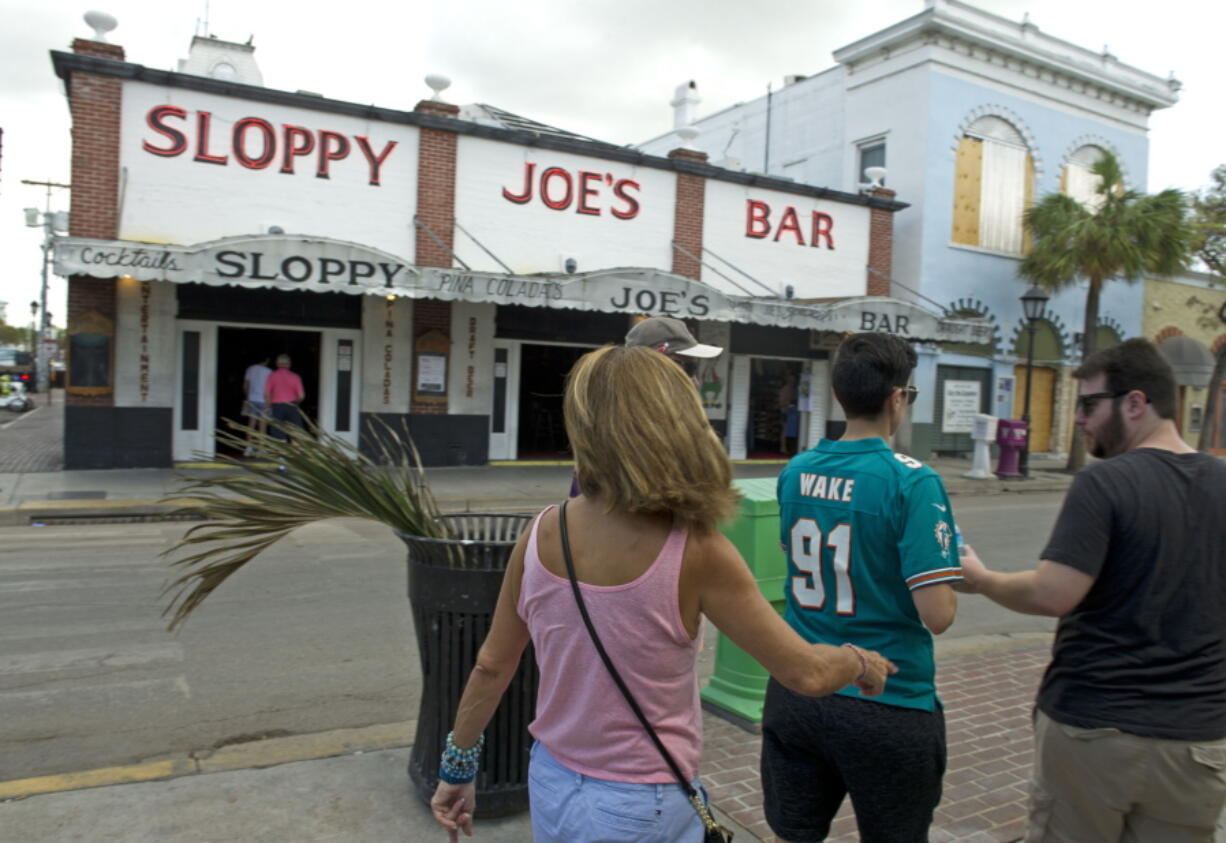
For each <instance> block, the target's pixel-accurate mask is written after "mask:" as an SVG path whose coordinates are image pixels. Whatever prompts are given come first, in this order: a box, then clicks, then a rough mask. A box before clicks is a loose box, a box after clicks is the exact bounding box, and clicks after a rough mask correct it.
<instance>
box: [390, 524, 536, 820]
mask: <svg viewBox="0 0 1226 843" xmlns="http://www.w3.org/2000/svg"><path fill="white" fill-rule="evenodd" d="M442 520H443V521H444V522H445V523H446V525H447V529H448V531H449V532H450V533H451V535H453V536H455V538H450V539H430V538H423V537H421V536H410V535H406V534H405V533H400V532H397V533H396V535H397V536H399V537H400V539H401V540H402V541H403V542H404V543H405V544H406V545H407V546H408V550H409V553H408V566H409V606H410V608H411V611H412V613H413V628H414V629H415V630H416V633H417V649H418V653H419V654H420V657H421V683H422V687H421V709H420V711H419V712H418V715H417V735H416V737H415V738H414V739H413V750H412V752H411V753H410V756H409V778H410V779H411V780H412V781H413V785H414V786H415V787H416V788H417V793H418V795H420V796H421V798H422V799H423V800H425V801H426V802H427V803H428V802H429V801H430V798H431V797H432V796H433V795H434V789H435V788H436V787H437V786H438V765H439V756H440V755H441V754H442V751H443V744H444V743H445V742H446V739H447V732H448V731H449V730H450V729H451V723H452V721H453V720H454V718H455V714H456V709H457V708H458V707H459V704H460V695H461V694H463V693H464V685H465V683H466V682H467V681H468V674H469V673H471V672H472V669H473V665H474V664H475V663H476V661H477V651H478V650H479V649H480V648H481V644H482V642H483V641H485V636H486V634H487V633H488V632H489V629H490V624H491V622H492V621H493V618H494V607H495V606H496V605H497V603H498V592H499V591H500V590H501V588H502V577H503V573H504V572H505V571H506V567H507V562H508V561H509V560H510V557H511V550H512V548H513V547H514V546H515V541H516V540H517V539H518V538H519V535H520V533H522V532H523V531H524V530H525V529H526V528H527V527H528V525H529V524H530V523H532V516H530V515H495V514H480V515H476V514H469V515H445V516H442ZM537 677H538V674H537V669H536V659H535V658H534V656H533V653H532V647H531V645H529V647H528V649H527V651H526V652H525V653H524V656H523V660H522V661H521V662H520V665H519V670H518V671H517V672H516V674H515V678H514V679H513V680H512V681H511V685H510V687H509V688H507V692H506V694H505V695H504V696H503V698H502V702H501V703H500V704H499V706H498V709H497V711H496V712H495V713H494V718H493V720H491V721H490V725H489V726H488V727H487V728H486V731H485V750H484V751H483V752H482V754H481V766H480V768H479V769H478V771H477V781H476V784H477V813H476V815H477V816H478V817H500V816H505V815H507V814H515V813H519V812H521V811H526V810H527V809H528V754H529V750H530V749H531V747H532V738H531V737H530V736H529V734H528V724H529V723H530V722H531V721H532V716H533V713H534V712H535V711H536V686H537Z"/></svg>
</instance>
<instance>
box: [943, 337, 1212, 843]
mask: <svg viewBox="0 0 1226 843" xmlns="http://www.w3.org/2000/svg"><path fill="white" fill-rule="evenodd" d="M1073 377H1074V378H1076V379H1077V380H1078V381H1080V382H1081V383H1080V385H1079V387H1078V395H1077V411H1076V414H1075V415H1074V416H1073V421H1074V422H1075V423H1076V424H1077V426H1078V427H1080V428H1081V434H1082V436H1083V437H1084V438H1085V442H1086V450H1087V451H1089V452H1090V453H1091V454H1093V455H1094V456H1095V457H1098V458H1099V459H1100V460H1102V461H1101V462H1097V463H1095V464H1093V465H1091V466H1088V467H1087V468H1085V469H1083V470H1082V471H1081V472H1079V473H1078V474H1077V476H1076V478H1074V480H1073V485H1072V486H1071V487H1070V488H1069V491H1068V496H1067V497H1066V498H1065V500H1064V507H1063V508H1062V509H1061V510H1060V514H1059V515H1058V516H1057V518H1056V526H1055V528H1054V529H1053V530H1052V534H1051V538H1050V539H1048V541H1047V547H1046V548H1045V549H1044V550H1043V552H1042V553H1041V554H1040V556H1039V558H1040V559H1041V560H1042V561H1040V562H1039V565H1038V567H1037V568H1035V569H1034V570H1031V571H1024V572H1020V573H1003V572H1000V571H992V570H989V569H988V568H987V567H986V566H985V565H984V564H983V561H982V560H981V559H980V558H979V556H978V554H976V553H975V551H974V550H973V549H972V548H971V547H970V546H969V545H967V546H964V547H963V551H964V555H963V557H962V569H963V573H964V576H965V578H966V580H965V583H964V584H963V586H960V588H961V589H964V590H966V591H970V592H977V593H979V594H983V595H984V596H986V597H988V598H989V599H990V600H993V601H994V602H996V603H999V604H1000V605H1001V606H1004V607H1005V608H1007V609H1012V610H1013V611H1015V612H1024V613H1025V614H1028V615H1048V616H1051V617H1058V618H1060V622H1059V624H1058V625H1057V627H1056V641H1055V644H1054V645H1053V646H1052V660H1051V664H1049V665H1048V666H1047V672H1046V673H1045V674H1044V676H1043V682H1042V684H1041V685H1040V686H1039V698H1038V704H1037V712H1036V714H1035V726H1034V739H1035V750H1034V771H1033V773H1032V776H1033V780H1032V787H1031V791H1030V793H1031V801H1030V825H1029V829H1028V832H1027V837H1026V839H1027V840H1035V841H1042V840H1079V841H1103V843H1106V841H1117V840H1154V841H1162V843H1184V841H1203V843H1209V841H1211V840H1213V839H1215V838H1214V826H1215V825H1216V824H1217V822H1218V817H1219V816H1220V815H1221V813H1222V809H1223V807H1226V622H1224V621H1223V611H1224V610H1223V606H1226V464H1223V463H1222V461H1221V460H1219V459H1217V458H1216V457H1212V456H1210V455H1208V454H1202V453H1200V452H1198V451H1196V450H1194V449H1193V448H1192V447H1191V446H1190V445H1188V444H1187V443H1186V442H1184V440H1183V437H1181V436H1180V435H1179V430H1178V428H1177V427H1176V426H1175V407H1176V396H1177V390H1176V388H1175V375H1174V373H1173V372H1172V371H1171V367H1170V365H1168V364H1167V362H1166V361H1165V360H1164V359H1163V358H1162V355H1161V354H1159V353H1158V349H1157V348H1155V347H1154V345H1153V344H1152V343H1150V342H1148V341H1147V340H1143V339H1132V340H1128V341H1126V342H1122V343H1120V344H1119V345H1115V346H1112V347H1111V348H1108V349H1104V350H1103V351H1100V352H1098V353H1097V354H1092V355H1090V357H1088V358H1087V359H1086V360H1085V362H1084V363H1082V364H1081V366H1080V367H1079V368H1078V369H1077V370H1076V371H1075V372H1073Z"/></svg>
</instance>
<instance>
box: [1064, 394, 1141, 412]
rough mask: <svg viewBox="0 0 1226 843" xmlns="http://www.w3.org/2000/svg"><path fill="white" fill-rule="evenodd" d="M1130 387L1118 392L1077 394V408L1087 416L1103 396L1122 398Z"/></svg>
mask: <svg viewBox="0 0 1226 843" xmlns="http://www.w3.org/2000/svg"><path fill="white" fill-rule="evenodd" d="M1130 392H1132V390H1131V389H1125V390H1122V391H1120V392H1091V393H1089V394H1087V395H1078V396H1077V409H1078V410H1080V411H1081V414H1082V415H1083V416H1088V415H1090V414H1091V413H1093V412H1094V408H1095V407H1097V406H1098V402H1099V401H1101V400H1102V399H1104V398H1111V399H1113V400H1114V399H1116V398H1123V397H1124V396H1125V395H1127V394H1128V393H1130Z"/></svg>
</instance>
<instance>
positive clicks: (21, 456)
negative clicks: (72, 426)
mask: <svg viewBox="0 0 1226 843" xmlns="http://www.w3.org/2000/svg"><path fill="white" fill-rule="evenodd" d="M31 397H32V398H33V399H34V403H35V405H36V406H35V409H33V410H30V411H29V412H26V413H22V414H21V415H17V414H16V413H10V412H7V411H0V474H29V473H36V472H45V471H59V470H60V469H62V468H63V467H64V390H62V389H57V390H54V392H53V393H52V403H51V406H50V407H48V406H47V394H46V393H45V392H39V393H35V394H34V395H32V396H31Z"/></svg>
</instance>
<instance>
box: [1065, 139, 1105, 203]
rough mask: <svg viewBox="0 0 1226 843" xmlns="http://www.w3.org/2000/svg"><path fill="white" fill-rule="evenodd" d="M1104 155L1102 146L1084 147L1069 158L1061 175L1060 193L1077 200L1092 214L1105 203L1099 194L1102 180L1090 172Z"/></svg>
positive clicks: (1090, 145)
mask: <svg viewBox="0 0 1226 843" xmlns="http://www.w3.org/2000/svg"><path fill="white" fill-rule="evenodd" d="M1103 154H1104V153H1103V148H1102V147H1101V146H1094V145H1093V144H1088V145H1086V146H1083V147H1081V148H1080V149H1078V150H1077V151H1076V152H1074V153H1073V154H1072V155H1071V156H1069V160H1068V163H1067V164H1065V165H1064V172H1063V173H1061V174H1060V192H1061V193H1063V194H1064V195H1065V196H1071V197H1072V198H1073V199H1076V200H1077V201H1078V202H1080V203H1081V204H1082V206H1083V207H1084V208H1085V209H1086V210H1087V211H1090V212H1094V211H1097V210H1098V208H1099V206H1100V205H1102V203H1103V196H1102V194H1101V193H1099V192H1098V185H1099V182H1100V181H1102V179H1100V178H1099V177H1098V176H1096V175H1095V174H1094V173H1092V172H1091V171H1090V168H1092V167H1093V166H1094V165H1095V164H1096V163H1097V162H1098V161H1099V159H1101V158H1102V157H1103Z"/></svg>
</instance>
